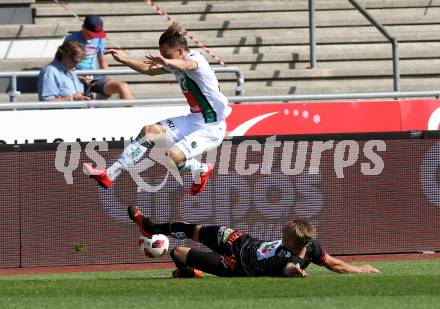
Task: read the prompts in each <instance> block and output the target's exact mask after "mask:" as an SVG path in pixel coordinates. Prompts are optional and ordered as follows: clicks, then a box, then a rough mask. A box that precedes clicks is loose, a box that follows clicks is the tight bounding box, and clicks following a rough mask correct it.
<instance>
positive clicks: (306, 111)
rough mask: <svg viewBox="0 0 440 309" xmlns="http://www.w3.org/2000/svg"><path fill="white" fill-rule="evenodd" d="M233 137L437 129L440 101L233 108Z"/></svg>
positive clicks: (229, 129)
mask: <svg viewBox="0 0 440 309" xmlns="http://www.w3.org/2000/svg"><path fill="white" fill-rule="evenodd" d="M232 108H233V112H232V114H231V115H230V116H229V118H228V119H227V122H228V131H229V135H230V136H251V135H274V134H278V135H279V134H319V133H350V132H390V131H407V130H438V129H439V125H440V100H408V101H369V102H365V101H364V102H323V103H284V104H248V105H237V104H236V105H233V106H232Z"/></svg>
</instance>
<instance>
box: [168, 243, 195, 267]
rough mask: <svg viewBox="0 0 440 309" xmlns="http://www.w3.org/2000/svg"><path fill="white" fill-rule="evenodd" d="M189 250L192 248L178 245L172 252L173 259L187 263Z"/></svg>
mask: <svg viewBox="0 0 440 309" xmlns="http://www.w3.org/2000/svg"><path fill="white" fill-rule="evenodd" d="M189 250H191V249H190V248H186V247H176V248H174V249H173V250H172V253H170V254H172V258H173V260H177V261H179V262H181V263H184V264H185V263H186V257H187V255H188V252H189Z"/></svg>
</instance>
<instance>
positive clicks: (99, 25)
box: [64, 15, 133, 100]
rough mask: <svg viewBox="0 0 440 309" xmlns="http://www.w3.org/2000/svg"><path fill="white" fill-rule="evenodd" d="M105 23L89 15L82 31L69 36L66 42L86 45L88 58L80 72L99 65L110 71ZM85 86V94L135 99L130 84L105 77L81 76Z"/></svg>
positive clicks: (82, 63)
mask: <svg viewBox="0 0 440 309" xmlns="http://www.w3.org/2000/svg"><path fill="white" fill-rule="evenodd" d="M105 36H106V33H105V31H104V23H103V21H102V19H101V18H100V17H99V16H96V15H88V16H86V18H85V19H84V23H83V25H82V30H81V31H78V32H74V33H72V34H70V35H68V36H67V37H66V38H65V39H64V40H65V41H78V42H80V43H81V44H83V45H84V48H85V51H86V57H85V59H83V60H82V61H81V62H80V63H79V64H78V65H77V69H79V70H96V69H97V63H99V67H100V68H101V69H108V62H107V59H106V57H107V56H106V55H104V49H105ZM79 79H80V80H81V82H82V83H83V84H84V86H85V92H86V93H90V92H94V93H98V94H100V95H101V96H103V97H104V98H107V97H109V96H111V95H112V94H115V93H117V94H118V95H119V98H120V99H128V100H130V99H133V95H132V94H131V92H130V89H129V87H128V84H127V83H126V82H123V81H120V80H111V79H110V78H108V77H107V76H104V75H94V76H87V77H83V76H79Z"/></svg>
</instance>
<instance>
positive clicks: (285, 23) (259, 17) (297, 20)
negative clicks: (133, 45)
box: [35, 7, 440, 31]
mask: <svg viewBox="0 0 440 309" xmlns="http://www.w3.org/2000/svg"><path fill="white" fill-rule="evenodd" d="M369 12H370V14H371V15H373V16H374V17H375V18H376V19H377V20H378V21H379V22H380V23H382V24H384V25H385V26H387V25H404V24H406V25H412V24H414V25H415V24H435V23H437V22H438V19H439V17H440V7H434V8H431V9H430V10H429V11H428V12H429V14H426V15H425V14H424V10H422V9H420V8H405V9H403V8H402V9H388V10H383V9H381V10H370V11H369ZM88 14H89V13H88ZM100 14H101V16H102V18H103V20H104V24H105V28H106V30H108V31H124V30H125V29H126V27H127V30H130V31H153V30H156V31H157V30H163V29H165V28H166V26H167V25H168V24H169V23H168V22H167V21H166V20H165V19H164V18H163V17H162V16H160V15H157V14H156V15H127V16H123V15H122V16H121V15H120V14H118V15H108V16H105V15H102V13H100ZM402 16H406V18H402ZM174 18H175V20H176V21H177V22H179V23H181V24H182V25H183V26H184V27H185V28H186V29H188V30H205V29H222V30H224V31H228V30H229V29H240V28H245V29H246V28H260V29H264V28H268V27H270V28H305V27H308V12H305V11H304V12H292V11H283V12H255V13H246V12H244V13H230V14H228V15H225V14H224V13H210V14H207V15H206V17H203V16H199V14H196V15H194V14H185V15H176V16H175V17H174ZM35 22H36V23H37V24H61V23H65V24H67V25H68V26H69V29H71V30H75V29H77V28H78V24H80V23H79V21H78V20H77V19H76V18H75V17H73V16H50V17H38V18H36V19H35ZM107 25H108V26H107ZM368 25H370V23H369V22H368V21H367V19H366V18H364V17H363V16H362V15H361V14H360V13H359V12H358V11H355V10H353V11H332V12H331V13H329V12H328V11H318V12H317V13H316V26H317V27H343V26H368Z"/></svg>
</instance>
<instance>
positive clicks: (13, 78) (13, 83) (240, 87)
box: [0, 67, 244, 102]
mask: <svg viewBox="0 0 440 309" xmlns="http://www.w3.org/2000/svg"><path fill="white" fill-rule="evenodd" d="M212 69H213V70H214V72H216V73H234V74H235V76H236V79H237V87H236V90H235V95H237V96H242V95H244V75H243V73H242V72H241V70H240V68H238V67H214V68H212ZM76 73H77V74H78V75H137V74H140V73H139V72H136V71H134V70H132V69H122V70H77V71H76ZM38 74H40V71H38V70H33V71H17V72H0V78H9V79H10V89H11V90H10V91H9V92H8V94H9V101H10V102H16V97H17V96H18V95H20V91H17V90H18V89H17V78H18V77H37V76H38Z"/></svg>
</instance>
